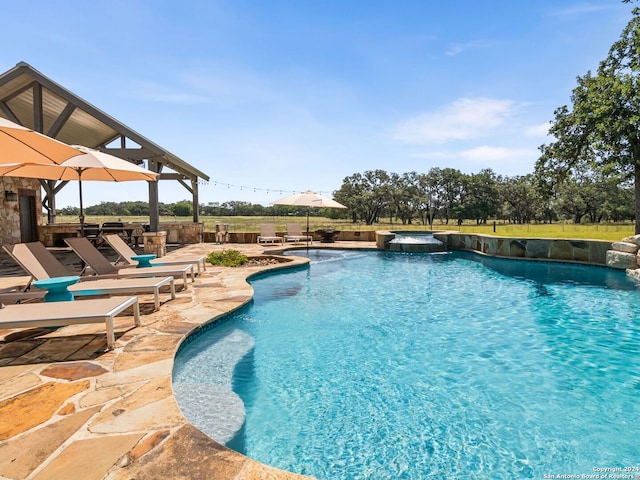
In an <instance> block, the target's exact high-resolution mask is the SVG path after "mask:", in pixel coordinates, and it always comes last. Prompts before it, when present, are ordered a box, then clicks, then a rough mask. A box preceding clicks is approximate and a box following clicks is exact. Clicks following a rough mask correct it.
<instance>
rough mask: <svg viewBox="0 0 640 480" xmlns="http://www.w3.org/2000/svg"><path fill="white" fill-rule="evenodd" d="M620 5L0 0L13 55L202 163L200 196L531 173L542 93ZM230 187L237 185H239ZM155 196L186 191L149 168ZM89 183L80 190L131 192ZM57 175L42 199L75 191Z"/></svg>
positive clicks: (578, 63) (605, 37) (590, 59)
mask: <svg viewBox="0 0 640 480" xmlns="http://www.w3.org/2000/svg"><path fill="white" fill-rule="evenodd" d="M631 8H632V6H630V5H626V4H622V3H621V2H620V1H616V0H609V1H586V2H580V1H576V2H573V1H563V0H527V1H513V0H491V1H484V2H480V1H478V0H458V1H456V2H436V1H434V0H431V1H428V0H398V1H395V2H391V1H388V0H387V1H381V0H366V1H364V0H351V1H350V0H314V1H311V0H184V1H180V2H177V1H164V0H155V1H154V0H146V1H142V0H111V1H109V2H87V1H85V0H83V1H76V0H71V1H68V0H67V1H65V2H52V1H50V0H47V1H41V0H36V1H30V2H27V3H22V4H21V3H20V2H9V3H8V4H6V5H3V19H4V22H3V28H2V29H1V30H0V38H1V39H2V43H3V45H5V48H4V49H3V50H4V52H5V53H4V54H3V55H2V58H1V60H2V61H1V62H0V71H5V70H8V69H10V68H12V67H13V66H15V64H16V63H18V62H20V61H25V62H27V63H29V64H31V65H32V66H33V67H34V68H36V69H37V70H40V71H41V72H42V73H43V74H44V75H46V76H48V77H50V78H51V79H53V80H54V81H56V82H58V83H60V84H61V85H63V86H65V87H66V88H68V89H69V90H71V91H72V92H74V93H76V94H77V95H79V96H80V97H82V98H84V99H85V100H87V101H88V102H89V103H92V104H93V105H95V106H96V107H98V108H100V109H101V110H103V111H105V112H106V113H108V114H109V115H111V116H113V117H115V118H117V119H118V120H120V121H121V122H122V123H124V124H125V125H127V126H129V127H131V128H132V129H134V130H136V131H137V132H139V133H141V134H142V135H144V136H146V137H147V138H149V139H151V140H153V141H154V142H156V143H158V144H159V145H161V146H162V147H164V148H166V149H167V150H169V151H171V152H172V153H174V154H176V155H178V156H179V157H181V158H182V159H183V160H185V161H187V162H188V163H190V164H192V165H194V166H195V167H197V168H198V169H200V170H202V171H203V172H206V173H207V174H208V175H209V176H210V177H211V181H210V182H209V183H208V184H203V185H201V186H200V201H201V202H202V203H208V202H224V201H228V200H241V201H246V202H252V203H261V204H264V205H268V204H269V203H270V202H272V201H273V200H276V199H277V198H279V197H281V196H284V195H287V194H289V193H291V192H294V191H295V192H300V191H303V190H307V189H311V190H315V191H320V192H323V193H325V194H328V195H330V194H331V192H332V191H334V190H336V189H338V188H340V186H341V184H342V180H343V178H344V177H346V176H348V175H351V174H354V173H362V172H364V171H366V170H374V169H383V170H386V171H388V172H396V173H400V174H401V173H405V172H409V171H414V170H415V171H417V172H427V171H428V170H429V169H430V168H432V167H453V168H457V169H459V170H461V171H463V172H465V173H475V172H478V171H480V170H481V169H483V168H492V169H493V170H494V171H495V172H496V173H498V174H501V175H509V176H513V175H523V174H526V173H530V172H532V171H533V165H534V163H535V160H536V158H537V156H538V146H539V145H540V144H542V143H546V142H548V139H547V137H546V130H547V128H548V124H549V121H550V120H552V119H553V111H554V109H555V108H557V107H559V106H561V105H564V104H567V103H569V98H570V94H571V90H572V89H573V88H574V87H575V85H576V77H577V76H579V75H583V74H585V73H586V72H587V71H588V70H595V69H596V68H597V66H598V63H599V62H600V60H602V59H603V58H605V56H606V55H607V52H608V50H609V47H610V46H611V44H612V43H613V42H614V41H615V40H617V39H618V38H619V36H620V33H621V31H622V29H623V28H624V26H625V25H626V23H627V22H628V20H629V19H630V16H631V14H630V12H631ZM240 187H243V188H240ZM159 188H160V200H161V201H163V202H175V201H179V200H182V199H187V198H190V197H189V194H188V192H187V191H186V190H185V189H184V188H183V187H182V186H180V185H179V184H178V183H177V182H172V181H163V182H161V183H160V187H159ZM147 198H148V195H147V189H146V185H145V184H143V183H140V182H135V183H123V184H118V185H114V184H106V183H99V182H92V184H91V187H90V188H85V189H84V199H85V205H93V204H96V203H99V202H100V201H124V200H147ZM77 203H78V199H77V189H76V188H74V186H73V185H70V186H67V187H66V188H65V189H63V191H62V192H61V193H60V194H59V195H58V206H66V205H77Z"/></svg>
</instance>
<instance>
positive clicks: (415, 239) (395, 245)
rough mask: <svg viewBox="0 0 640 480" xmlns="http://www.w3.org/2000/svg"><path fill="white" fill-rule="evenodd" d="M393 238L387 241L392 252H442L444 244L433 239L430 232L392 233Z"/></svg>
mask: <svg viewBox="0 0 640 480" xmlns="http://www.w3.org/2000/svg"><path fill="white" fill-rule="evenodd" d="M393 233H394V234H395V238H393V239H392V240H390V241H389V244H388V249H389V250H390V251H392V252H410V253H420V252H444V251H445V246H444V243H443V242H441V241H440V240H438V239H437V238H434V236H433V234H432V233H431V232H393Z"/></svg>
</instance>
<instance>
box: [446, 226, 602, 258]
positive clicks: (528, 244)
mask: <svg viewBox="0 0 640 480" xmlns="http://www.w3.org/2000/svg"><path fill="white" fill-rule="evenodd" d="M434 237H436V238H437V239H439V240H442V241H443V242H444V243H445V245H447V248H448V249H449V250H472V251H475V252H480V253H484V254H487V255H492V256H497V257H507V258H522V259H535V260H557V261H563V262H580V263H588V264H592V265H606V264H607V251H608V250H610V249H611V243H612V242H609V241H605V240H580V239H563V238H562V239H561V238H510V237H494V236H491V235H480V234H466V233H454V232H443V233H434Z"/></svg>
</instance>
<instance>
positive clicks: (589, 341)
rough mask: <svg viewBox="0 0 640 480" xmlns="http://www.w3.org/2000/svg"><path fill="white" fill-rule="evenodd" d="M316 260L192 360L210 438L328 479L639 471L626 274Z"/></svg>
mask: <svg viewBox="0 0 640 480" xmlns="http://www.w3.org/2000/svg"><path fill="white" fill-rule="evenodd" d="M296 254H300V251H297V252H296ZM309 256H310V257H311V260H312V262H311V265H310V267H309V268H308V269H302V270H295V271H291V272H287V271H282V273H277V274H271V275H267V276H263V277H260V278H257V279H255V280H253V281H252V284H253V286H254V289H255V297H254V302H253V303H252V304H251V305H250V306H248V307H246V308H244V309H242V310H241V311H238V312H236V313H234V314H231V315H229V317H228V320H227V321H225V322H224V323H221V324H220V325H217V326H215V327H214V328H212V329H211V330H209V331H208V332H207V333H205V334H203V335H201V336H199V337H197V338H195V339H194V340H193V341H191V342H189V343H188V344H187V345H186V346H185V347H184V348H182V349H181V351H180V352H179V354H178V356H177V358H176V363H175V369H174V391H175V393H176V397H177V399H178V403H179V405H180V407H181V409H182V410H183V412H184V413H185V415H186V416H187V418H188V419H189V420H190V421H191V422H192V423H193V424H194V425H195V426H197V427H198V428H200V429H201V430H203V431H204V432H205V433H207V434H209V435H210V436H212V437H213V438H216V439H218V440H220V441H223V442H227V444H228V445H229V446H231V447H233V448H235V449H238V450H239V451H241V452H242V453H245V454H247V455H248V456H250V457H252V458H254V459H256V460H259V461H261V462H264V463H267V464H269V465H273V466H276V467H279V468H283V469H286V470H290V471H294V472H298V473H304V474H307V475H313V476H316V477H318V478H321V479H340V478H344V479H347V478H348V479H351V478H363V479H364V478H376V479H387V478H388V479H391V478H393V479H396V478H416V479H422V478H425V479H426V478H429V479H430V478H443V479H444V478H447V479H449V478H492V479H493V478H543V475H545V474H552V475H559V474H565V475H582V474H593V473H594V470H593V469H594V468H608V467H629V466H637V465H638V459H639V458H640V446H639V445H640V442H639V441H638V438H640V409H639V408H637V404H638V400H637V399H638V396H639V395H640V355H639V354H640V315H639V314H640V293H639V291H638V289H637V286H636V285H635V284H634V283H632V282H631V281H630V280H628V279H627V278H626V277H625V274H624V273H623V272H620V271H615V270H612V269H608V268H603V267H585V266H579V265H567V264H556V263H547V262H526V261H515V260H501V259H492V258H487V257H482V256H478V255H473V254H466V253H463V252H454V253H445V254H413V255H412V254H397V253H389V252H344V251H343V252H340V251H324V250H309ZM232 389H233V390H234V392H235V393H234V392H232V391H231V390H232ZM245 410H246V419H245ZM238 430H239V433H238V434H237V435H234V434H235V432H236V431H238Z"/></svg>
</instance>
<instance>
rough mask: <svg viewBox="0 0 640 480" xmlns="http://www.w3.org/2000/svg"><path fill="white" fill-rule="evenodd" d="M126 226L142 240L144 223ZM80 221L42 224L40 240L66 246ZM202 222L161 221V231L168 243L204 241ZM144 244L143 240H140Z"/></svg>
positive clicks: (56, 245)
mask: <svg viewBox="0 0 640 480" xmlns="http://www.w3.org/2000/svg"><path fill="white" fill-rule="evenodd" d="M124 226H125V227H126V228H133V229H134V231H133V234H134V235H137V236H138V239H139V240H142V234H143V230H144V229H143V227H142V223H125V224H124ZM79 228H80V224H79V223H54V224H51V225H41V226H40V227H39V228H38V236H39V238H40V241H41V242H42V243H44V244H45V245H46V246H47V247H64V246H65V245H66V244H65V243H64V239H65V238H68V237H76V236H78V229H79ZM203 229H204V224H202V223H181V222H176V223H173V222H172V223H164V222H163V223H161V224H160V231H164V232H166V234H167V235H166V243H168V244H180V245H184V244H192V243H201V242H202V241H203ZM140 243H141V244H144V242H143V241H141V242H140Z"/></svg>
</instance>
